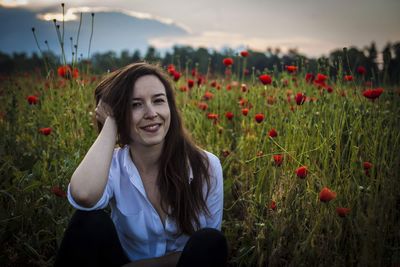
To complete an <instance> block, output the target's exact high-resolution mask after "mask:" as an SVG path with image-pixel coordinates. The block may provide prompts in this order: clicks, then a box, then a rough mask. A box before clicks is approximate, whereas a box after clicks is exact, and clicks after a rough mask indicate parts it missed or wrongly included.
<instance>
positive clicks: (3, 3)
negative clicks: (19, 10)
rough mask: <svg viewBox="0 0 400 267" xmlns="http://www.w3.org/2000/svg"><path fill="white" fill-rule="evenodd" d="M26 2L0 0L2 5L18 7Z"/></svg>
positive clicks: (20, 0)
mask: <svg viewBox="0 0 400 267" xmlns="http://www.w3.org/2000/svg"><path fill="white" fill-rule="evenodd" d="M27 4H28V0H1V1H0V6H3V7H10V8H11V7H19V6H25V5H27Z"/></svg>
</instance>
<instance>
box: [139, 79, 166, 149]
mask: <svg viewBox="0 0 400 267" xmlns="http://www.w3.org/2000/svg"><path fill="white" fill-rule="evenodd" d="M132 90H133V92H132V105H131V108H132V109H131V110H132V124H131V139H132V140H133V143H132V145H133V146H142V147H152V146H160V147H162V145H163V143H164V139H165V136H166V135H167V132H168V129H169V125H170V122H171V113H170V109H169V105H168V99H167V95H166V91H165V87H164V85H163V84H162V82H161V81H160V80H159V79H158V77H157V76H155V75H145V76H142V77H140V78H139V79H137V80H136V82H135V84H134V86H133V89H132Z"/></svg>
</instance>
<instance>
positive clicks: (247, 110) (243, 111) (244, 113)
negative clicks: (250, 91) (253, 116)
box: [242, 108, 249, 116]
mask: <svg viewBox="0 0 400 267" xmlns="http://www.w3.org/2000/svg"><path fill="white" fill-rule="evenodd" d="M248 113H249V109H248V108H242V114H243V116H247V114H248Z"/></svg>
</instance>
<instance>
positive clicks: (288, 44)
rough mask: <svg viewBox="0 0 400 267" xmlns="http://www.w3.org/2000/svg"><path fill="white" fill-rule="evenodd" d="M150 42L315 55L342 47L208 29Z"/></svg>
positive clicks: (314, 41) (302, 40)
mask: <svg viewBox="0 0 400 267" xmlns="http://www.w3.org/2000/svg"><path fill="white" fill-rule="evenodd" d="M149 44H150V45H152V46H154V47H156V48H158V49H168V48H171V47H173V46H174V45H188V46H191V47H206V48H212V49H216V50H220V49H223V48H225V47H231V48H235V47H236V48H247V49H252V50H257V51H266V49H267V48H268V47H271V48H276V47H279V48H280V50H281V51H282V52H283V53H286V52H287V51H288V50H289V49H297V51H299V52H300V53H304V54H306V55H308V56H314V57H319V56H321V55H323V54H327V53H328V52H329V51H330V50H333V49H335V48H337V47H340V46H339V44H335V43H331V42H325V41H323V40H319V39H311V38H305V37H290V38H265V37H264V38H262V37H247V36H244V35H243V34H240V33H228V32H219V31H206V32H203V33H200V34H190V35H187V36H179V37H159V38H152V39H150V40H149Z"/></svg>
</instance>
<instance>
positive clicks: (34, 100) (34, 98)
mask: <svg viewBox="0 0 400 267" xmlns="http://www.w3.org/2000/svg"><path fill="white" fill-rule="evenodd" d="M26 99H27V100H28V103H29V105H36V104H37V103H38V102H39V98H38V97H37V96H35V95H30V96H28V97H27V98H26Z"/></svg>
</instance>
